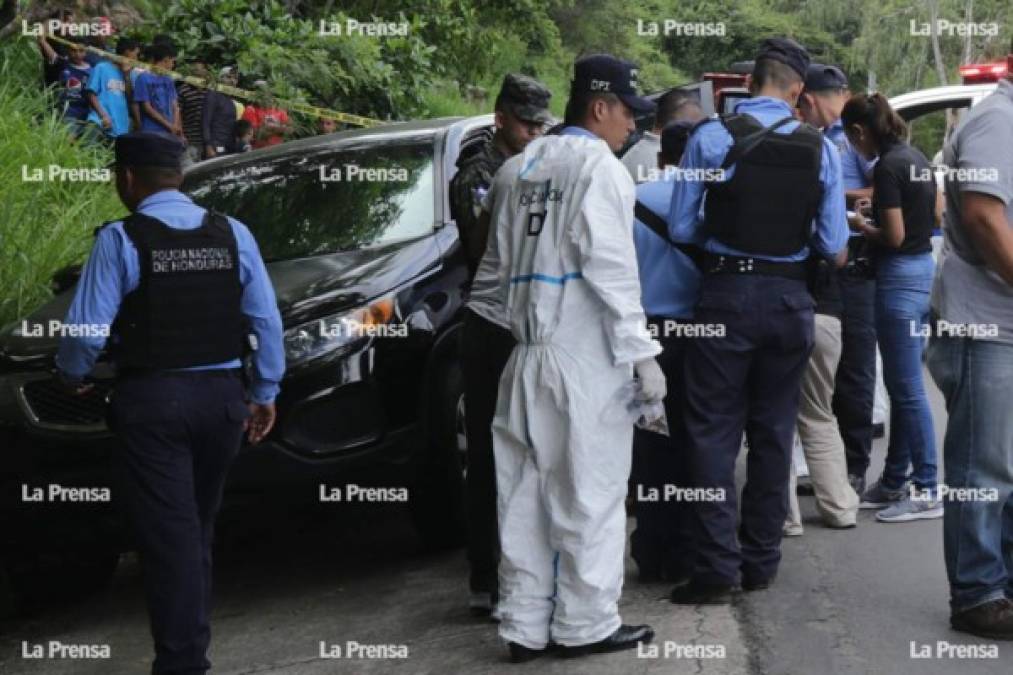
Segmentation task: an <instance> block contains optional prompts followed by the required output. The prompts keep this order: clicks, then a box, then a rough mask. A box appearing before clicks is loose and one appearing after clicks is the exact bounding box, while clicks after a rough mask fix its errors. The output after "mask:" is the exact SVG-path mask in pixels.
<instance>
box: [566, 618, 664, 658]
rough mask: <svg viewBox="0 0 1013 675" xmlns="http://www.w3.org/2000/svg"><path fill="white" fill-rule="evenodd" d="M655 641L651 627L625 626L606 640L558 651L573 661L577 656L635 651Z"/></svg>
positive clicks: (617, 629)
mask: <svg viewBox="0 0 1013 675" xmlns="http://www.w3.org/2000/svg"><path fill="white" fill-rule="evenodd" d="M653 639H654V631H653V630H652V629H651V627H650V626H627V625H626V624H623V625H621V626H619V628H616V630H615V632H614V633H612V635H609V636H608V637H607V638H605V639H604V640H599V641H598V642H591V643H590V644H586V645H577V646H576V647H566V646H563V645H559V646H557V647H556V650H557V651H558V652H559V655H560V656H562V657H563V658H566V659H572V658H574V657H575V656H584V655H586V654H604V653H606V652H618V651H622V650H624V649H633V648H634V647H636V646H637V645H638V644H641V643H643V644H646V643H648V642H650V641H651V640H653Z"/></svg>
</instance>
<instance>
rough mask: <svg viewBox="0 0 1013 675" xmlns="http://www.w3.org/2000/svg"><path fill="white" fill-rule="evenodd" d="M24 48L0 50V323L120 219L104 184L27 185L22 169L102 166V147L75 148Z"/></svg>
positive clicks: (34, 300) (22, 309) (32, 302)
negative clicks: (100, 228)
mask: <svg viewBox="0 0 1013 675" xmlns="http://www.w3.org/2000/svg"><path fill="white" fill-rule="evenodd" d="M41 72H42V69H41V66H40V65H39V59H38V54H37V52H36V51H35V49H34V46H32V45H31V44H29V43H25V42H18V43H13V44H11V43H9V44H4V45H2V46H0V138H2V139H3V141H2V142H0V171H2V172H3V180H0V251H2V254H0V325H5V324H7V323H9V322H11V321H14V320H15V319H17V318H19V317H21V316H23V315H24V314H25V313H26V312H28V311H30V310H32V309H34V308H35V307H36V306H37V305H38V304H40V303H41V302H42V301H44V300H45V299H46V298H47V297H49V292H50V291H49V280H50V276H51V275H52V273H53V272H54V271H55V270H57V269H59V268H61V267H63V266H65V265H67V264H70V263H74V262H79V261H80V260H81V259H82V258H83V257H84V255H85V253H86V252H87V251H88V248H89V246H90V245H91V236H92V230H93V229H94V228H95V227H96V226H97V225H100V224H102V222H103V221H105V220H109V219H112V218H115V217H117V216H119V215H122V214H123V207H122V205H120V203H119V200H118V199H117V198H116V194H115V190H114V189H113V188H112V186H111V184H109V183H79V182H73V183H72V182H61V181H50V180H46V181H42V182H26V181H24V180H23V174H22V172H23V171H27V172H28V173H29V175H31V171H32V169H43V170H47V169H48V167H49V166H50V165H56V166H60V167H64V168H68V169H71V168H103V167H106V166H107V165H108V164H109V162H110V161H111V160H112V157H111V154H110V153H109V151H108V150H103V149H97V148H94V147H86V146H81V145H75V144H74V143H72V142H71V138H70V134H69V133H68V132H67V128H66V126H65V124H64V122H63V121H62V120H60V119H59V117H58V116H57V115H56V113H55V112H53V101H52V100H51V98H50V97H49V96H48V95H47V93H46V92H44V91H42V90H41V89H40V84H41Z"/></svg>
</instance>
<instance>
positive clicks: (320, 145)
mask: <svg viewBox="0 0 1013 675" xmlns="http://www.w3.org/2000/svg"><path fill="white" fill-rule="evenodd" d="M491 122H492V119H491V116H484V117H476V118H468V119H459V118H454V119H441V120H430V121H423V122H411V123H398V124H390V125H385V126H382V127H376V128H373V129H364V130H356V131H346V132H340V133H336V134H330V135H327V136H318V137H314V138H309V139H305V140H300V141H295V142H291V143H284V144H281V145H278V146H274V147H272V148H268V149H263V150H258V151H255V152H252V153H247V154H242V155H233V156H229V157H223V158H220V159H216V160H211V161H208V162H204V163H201V164H198V165H197V166H195V167H194V168H193V169H191V170H190V171H189V172H188V173H187V174H186V179H185V183H184V187H183V191H184V192H185V193H187V194H188V195H190V196H191V197H192V198H193V199H194V201H196V202H197V203H198V204H201V205H203V206H206V207H214V208H216V209H217V210H219V211H221V212H224V213H226V214H229V215H232V216H235V217H236V218H238V219H239V220H241V221H242V222H244V223H246V224H247V225H248V226H249V227H250V229H251V230H252V231H253V233H254V235H255V236H256V238H257V242H258V244H259V246H260V250H261V253H262V255H263V257H264V259H265V261H266V262H267V268H268V271H269V273H270V276H271V279H272V281H273V283H274V287H275V291H276V293H277V298H278V305H279V307H280V309H281V315H282V319H283V322H284V326H285V351H286V361H287V371H286V374H285V378H284V381H283V382H282V390H281V394H280V395H279V397H278V400H277V405H278V421H277V425H276V427H275V428H274V430H273V431H272V432H271V434H270V436H269V437H268V438H267V440H265V441H264V442H262V443H260V444H259V445H256V446H248V445H247V446H245V447H244V448H243V450H242V451H241V452H240V455H239V457H238V459H237V461H236V464H235V466H234V468H233V470H232V472H231V474H230V477H229V482H228V485H227V488H226V501H225V507H224V508H225V509H228V508H229V502H230V496H233V495H246V496H249V495H257V496H259V498H260V499H273V498H281V496H282V495H285V494H293V493H294V494H299V495H302V496H303V497H306V496H311V497H310V498H313V499H318V498H320V497H319V496H318V493H321V492H323V491H324V490H325V487H323V486H343V485H344V484H345V483H346V482H348V481H349V480H350V479H354V480H356V481H360V482H361V483H362V484H363V485H373V486H379V487H387V488H392V489H390V490H387V491H385V494H388V495H393V497H394V499H398V498H399V497H403V496H406V497H407V499H408V504H409V507H410V511H411V514H412V517H413V519H414V521H415V523H416V525H417V526H418V530H419V532H420V533H421V534H422V536H423V538H424V540H425V541H427V542H428V543H429V544H433V545H437V546H445V545H451V544H454V543H457V542H458V541H459V539H460V536H461V530H462V524H463V510H462V484H461V481H462V471H463V463H462V462H463V452H464V449H465V444H464V432H463V415H464V406H463V398H462V383H461V373H460V364H459V359H458V342H459V340H460V332H461V331H460V329H461V312H462V290H463V287H464V284H465V281H466V275H467V272H466V267H465V264H464V258H463V254H462V252H461V250H460V246H459V243H458V237H457V228H456V227H454V226H453V223H452V221H451V216H450V205H449V197H448V190H447V186H448V183H449V180H450V178H451V176H452V174H453V172H454V171H455V168H454V167H455V163H456V160H457V158H458V155H459V153H460V151H461V149H462V148H466V150H465V151H467V149H470V148H471V147H474V145H475V144H477V143H478V142H480V141H482V140H483V139H484V138H486V137H487V136H488V133H489V131H488V130H489V127H490V126H491ZM74 280H75V278H74V277H73V276H70V277H69V278H68V277H67V276H66V275H63V276H62V277H61V279H60V280H59V281H58V282H57V285H58V286H63V287H62V288H58V292H57V293H56V295H55V297H54V298H53V299H52V300H51V301H50V302H48V303H46V304H45V305H44V306H42V307H41V308H39V309H38V310H37V311H36V312H34V313H33V314H32V315H30V316H29V317H26V320H25V321H26V322H27V324H28V325H29V326H32V325H38V324H46V325H48V322H49V321H50V320H60V319H62V318H63V316H64V315H65V312H66V309H67V307H68V305H69V303H70V300H71V298H72V296H73V283H74ZM23 325H24V324H23V323H19V324H17V325H16V326H14V327H12V328H11V329H8V330H6V331H5V332H4V334H3V335H0V448H2V453H0V519H2V520H0V540H2V545H0V563H2V564H0V575H2V576H0V605H2V604H3V602H4V601H6V602H7V603H8V611H9V609H10V608H11V606H12V605H11V604H10V600H11V598H12V597H13V596H12V594H11V593H10V592H9V590H10V589H11V588H12V587H14V588H19V589H23V588H24V587H25V585H26V583H27V582H26V581H25V580H35V581H42V582H43V583H45V584H47V585H51V584H52V583H53V581H54V579H59V580H60V581H61V582H62V583H64V584H70V583H72V584H77V585H78V586H81V585H94V584H95V583H96V582H101V581H103V580H105V579H107V578H108V577H109V576H111V574H112V572H113V571H114V570H115V567H116V562H117V560H118V558H119V554H120V552H121V551H123V550H125V549H127V548H129V545H130V544H129V541H128V539H127V537H126V536H125V532H126V528H125V527H124V526H123V518H122V515H121V514H120V513H119V512H118V511H117V509H116V508H115V487H114V486H115V477H114V476H112V475H111V471H110V467H111V464H110V462H109V452H110V445H111V443H113V442H115V441H114V438H113V437H112V436H111V435H110V433H109V431H108V429H107V428H106V425H105V420H104V417H105V400H106V394H107V393H108V391H109V388H110V386H111V383H112V370H111V366H110V364H109V363H108V362H105V361H104V360H103V359H100V361H99V364H98V366H97V368H96V370H95V373H94V377H93V381H94V383H95V385H96V387H95V389H94V390H93V392H92V393H91V394H89V395H87V396H84V397H73V396H70V395H68V394H66V393H64V392H63V391H62V390H61V389H60V388H59V387H58V386H57V385H56V383H55V381H54V379H53V377H52V370H51V369H52V365H53V355H54V354H55V350H56V346H57V340H56V339H52V338H39V337H30V336H27V335H24V334H23V333H24V331H23V329H22V326H23ZM349 326H352V327H355V328H356V329H355V330H348V327H349ZM53 485H57V486H62V487H84V488H92V490H91V491H90V492H88V493H86V494H89V495H92V496H95V497H97V498H98V499H99V501H96V502H89V503H72V504H68V503H64V502H62V501H61V500H60V499H54V500H52V501H49V500H43V501H42V502H41V503H35V502H33V501H32V500H31V498H30V497H31V495H33V494H38V492H37V489H38V488H40V487H41V488H43V490H44V491H48V490H50V489H51V486H53ZM394 486H398V487H394ZM104 488H109V494H110V496H111V501H110V502H105V501H101V497H102V494H101V489H104ZM404 488H407V489H404ZM5 586H6V588H7V592H5V591H4V587H5Z"/></svg>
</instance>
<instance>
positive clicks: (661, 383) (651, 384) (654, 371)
mask: <svg viewBox="0 0 1013 675" xmlns="http://www.w3.org/2000/svg"><path fill="white" fill-rule="evenodd" d="M633 369H634V371H636V373H637V377H638V378H639V379H640V391H639V392H638V393H637V398H638V399H640V400H643V401H647V402H649V403H652V402H654V401H663V400H664V399H665V394H667V393H668V390H667V387H666V386H665V373H663V372H661V366H659V365H658V362H657V361H656V360H655V359H644V360H643V361H640V362H639V363H637V365H635V366H634V367H633Z"/></svg>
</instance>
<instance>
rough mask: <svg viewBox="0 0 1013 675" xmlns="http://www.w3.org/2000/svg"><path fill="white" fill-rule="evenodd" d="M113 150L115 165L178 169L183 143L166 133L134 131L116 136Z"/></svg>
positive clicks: (180, 163) (181, 157)
mask: <svg viewBox="0 0 1013 675" xmlns="http://www.w3.org/2000/svg"><path fill="white" fill-rule="evenodd" d="M114 152H115V155H116V166H158V167H165V168H167V169H179V168H180V167H181V165H182V159H183V143H181V142H180V141H178V140H177V139H176V138H175V137H174V136H169V135H167V134H156V133H154V132H152V131H135V132H131V133H129V134H121V135H119V136H117V137H116V141H115V151H114Z"/></svg>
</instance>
